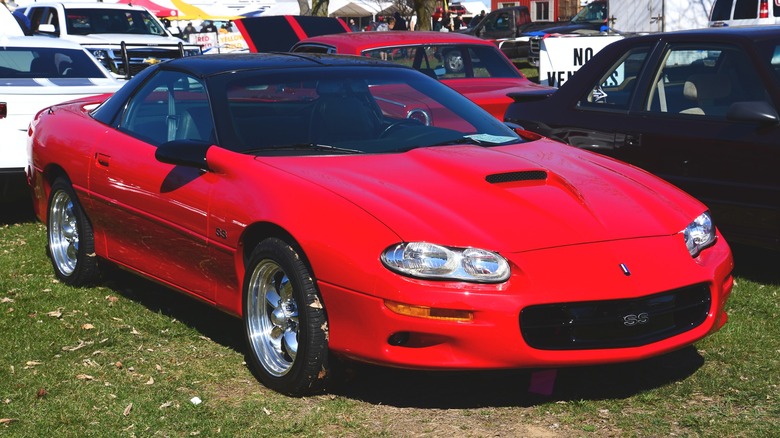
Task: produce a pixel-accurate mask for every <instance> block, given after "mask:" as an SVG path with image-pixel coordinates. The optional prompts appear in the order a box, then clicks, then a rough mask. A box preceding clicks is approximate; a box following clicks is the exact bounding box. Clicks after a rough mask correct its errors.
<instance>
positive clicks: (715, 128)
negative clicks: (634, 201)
mask: <svg viewBox="0 0 780 438" xmlns="http://www.w3.org/2000/svg"><path fill="white" fill-rule="evenodd" d="M658 59H659V62H657V63H655V64H654V65H648V68H649V69H650V70H649V71H648V72H647V73H649V74H650V75H646V77H648V78H649V79H650V81H649V86H648V87H643V88H642V90H647V92H646V93H645V94H644V95H642V96H636V98H635V100H634V102H635V106H634V107H633V108H632V110H631V111H630V112H629V113H628V115H627V116H625V117H624V118H622V120H621V121H620V122H619V124H616V126H619V129H617V130H616V132H615V143H614V146H615V147H614V148H613V149H611V150H610V151H609V152H608V154H609V155H612V156H614V157H616V158H618V159H620V160H623V161H627V162H629V163H632V164H635V165H637V166H639V167H642V168H644V169H645V170H648V171H650V172H652V173H654V174H656V175H658V176H660V177H662V178H664V179H666V180H667V181H669V182H671V183H672V184H675V185H677V186H678V187H680V188H682V189H683V190H685V191H687V192H688V193H690V194H692V195H693V196H695V197H696V198H698V199H699V200H701V201H702V202H704V203H705V204H706V205H707V206H708V207H709V208H710V209H711V210H712V211H713V213H714V216H715V219H716V221H717V223H718V224H719V226H720V227H721V229H722V230H723V231H724V234H726V237H727V238H728V237H730V236H731V237H734V238H735V239H736V240H749V241H761V240H764V241H767V239H770V240H772V239H774V240H775V241H776V240H777V238H778V237H779V235H780V225H778V224H780V217H779V216H778V212H780V176H779V174H778V173H777V172H776V170H775V168H776V164H777V162H778V157H780V126H778V124H777V123H776V122H775V123H772V122H769V123H766V121H762V120H759V119H760V118H759V117H755V116H756V114H755V111H756V109H760V110H761V111H763V112H764V113H771V114H774V115H775V116H776V115H777V109H776V108H775V105H774V103H773V101H772V99H771V98H770V96H769V94H768V93H767V91H766V90H767V88H768V86H767V84H766V83H764V81H763V79H762V77H761V76H760V75H759V74H758V73H757V71H758V70H759V69H761V68H766V66H763V67H762V66H761V65H759V64H757V63H756V62H755V61H754V60H752V59H751V58H750V57H749V56H748V51H747V50H745V49H744V48H742V47H739V46H737V45H733V44H729V43H711V42H701V43H672V44H668V45H666V46H665V49H664V51H663V53H661V54H660V57H659V58H658ZM740 108H741V109H742V110H743V111H742V112H741V114H736V112H735V111H736V110H738V109H740ZM745 111H747V112H745ZM751 113H752V114H753V116H754V117H753V119H752V120H750V117H748V116H747V115H746V114H751Z"/></svg>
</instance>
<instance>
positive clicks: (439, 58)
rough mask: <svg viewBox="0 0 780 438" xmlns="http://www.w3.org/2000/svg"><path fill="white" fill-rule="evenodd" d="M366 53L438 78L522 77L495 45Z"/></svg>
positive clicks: (407, 48)
mask: <svg viewBox="0 0 780 438" xmlns="http://www.w3.org/2000/svg"><path fill="white" fill-rule="evenodd" d="M363 55H364V56H369V57H371V58H375V59H382V60H387V61H393V62H395V63H397V64H403V65H406V66H409V67H413V68H415V69H416V70H420V71H422V72H423V73H425V74H427V75H428V76H430V77H432V78H435V79H463V78H519V77H521V74H520V73H519V72H518V71H517V68H515V67H514V66H513V65H512V64H511V63H510V62H508V61H507V60H506V58H505V57H504V55H502V54H501V52H500V51H499V50H498V49H497V48H495V47H492V46H468V45H427V46H423V45H420V46H409V47H394V48H389V49H372V50H366V51H364V52H363Z"/></svg>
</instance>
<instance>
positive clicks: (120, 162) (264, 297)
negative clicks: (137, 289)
mask: <svg viewBox="0 0 780 438" xmlns="http://www.w3.org/2000/svg"><path fill="white" fill-rule="evenodd" d="M30 132H31V138H30V147H31V151H30V152H31V157H32V162H31V165H30V167H29V169H28V172H29V179H30V183H31V185H32V187H33V191H34V203H35V210H36V214H37V215H38V217H39V218H40V220H42V221H43V222H45V223H46V224H47V228H48V231H47V234H48V252H49V254H50V256H51V260H52V265H53V267H54V272H55V274H56V275H57V277H58V278H59V279H60V280H61V281H63V282H65V283H67V284H70V285H81V284H87V283H92V282H94V281H96V280H97V278H98V277H97V276H98V273H99V272H98V271H99V268H100V266H101V263H100V262H101V261H104V262H105V261H108V262H111V263H113V264H116V265H119V266H122V267H124V268H126V269H129V270H131V271H134V272H137V273H138V274H140V275H143V276H145V277H148V278H151V279H153V280H155V281H157V282H160V283H163V284H167V285H169V286H170V287H171V288H174V289H177V290H179V291H182V292H184V293H186V294H188V295H191V296H193V297H196V298H198V299H200V300H202V301H205V302H207V303H210V304H211V305H213V306H215V307H217V308H219V309H221V310H223V311H225V312H228V313H230V314H232V315H235V316H237V317H240V318H242V320H243V321H244V331H245V335H246V339H247V345H248V347H247V363H248V364H249V365H250V367H251V368H252V370H253V371H254V372H255V374H256V375H257V376H258V378H259V379H260V380H261V381H262V382H263V383H264V384H265V385H267V386H268V387H270V388H273V389H275V390H278V391H281V392H284V393H287V394H296V395H300V394H307V393H311V392H313V391H318V390H321V389H322V388H323V387H324V385H325V383H326V381H327V377H328V375H329V373H328V370H329V364H330V363H332V362H331V355H337V356H341V357H345V358H351V359H355V360H360V361H367V362H372V363H379V364H385V365H389V366H397V367H409V368H427V369H431V368H437V369H500V368H520V367H558V366H571V365H585V364H599V363H610V362H620V361H633V360H637V359H642V358H647V357H650V356H655V355H659V354H663V353H666V352H669V351H672V350H675V349H678V348H681V347H684V346H687V345H690V344H692V343H694V342H696V341H697V340H699V339H701V338H702V337H704V336H706V335H707V334H709V333H712V332H714V331H716V330H718V329H719V328H720V327H721V326H722V325H723V324H724V323H725V322H726V319H727V317H726V314H725V313H724V305H725V303H726V299H727V297H728V295H729V293H730V291H731V287H732V277H731V271H732V267H733V263H732V256H731V251H730V249H729V247H728V245H727V243H726V242H725V241H724V240H723V238H722V237H721V235H720V234H719V233H718V231H717V230H716V228H715V226H714V225H713V223H712V221H711V219H710V216H709V214H708V212H707V211H706V208H705V206H704V205H702V204H701V203H700V202H698V201H696V200H694V199H693V198H691V197H690V196H688V195H687V194H685V193H683V192H681V191H680V190H678V189H676V188H675V187H673V186H671V185H669V184H668V183H665V182H663V181H662V180H660V179H658V178H656V177H654V176H652V175H650V174H648V173H646V172H644V171H642V170H639V169H637V168H635V167H631V166H628V165H626V164H622V163H620V162H617V161H614V160H612V159H610V158H606V157H603V156H600V155H597V154H593V153H590V152H586V151H582V150H579V149H576V148H572V147H569V146H565V145H563V144H561V143H558V142H553V141H549V140H547V139H544V138H541V137H539V136H536V135H533V134H530V133H527V132H525V131H519V130H518V131H517V132H515V131H513V130H511V129H509V128H507V127H506V126H505V125H503V124H502V123H500V122H499V121H498V120H496V119H495V118H493V117H491V116H490V115H489V114H488V113H487V112H485V111H483V110H481V109H480V108H478V107H477V106H476V105H474V104H473V103H471V102H470V101H469V100H467V99H466V98H464V97H463V96H461V95H460V94H458V93H456V92H455V91H453V90H452V89H450V88H448V87H446V86H444V85H442V84H440V83H439V82H437V81H435V80H433V79H431V78H429V77H427V76H425V75H423V74H421V73H419V72H417V71H414V70H413V69H410V68H405V67H402V66H398V65H396V64H391V63H384V62H381V61H375V60H372V59H367V58H357V57H332V56H327V55H306V54H281V53H276V54H251V55H214V56H202V57H187V58H181V59H177V60H173V61H170V62H165V63H161V64H157V65H155V66H152V67H149V68H147V69H145V70H144V71H143V72H141V73H140V74H139V75H137V76H135V77H134V78H133V79H132V80H131V81H129V82H128V83H127V84H125V86H124V87H123V88H122V89H120V90H119V91H118V92H117V93H116V94H114V95H113V96H112V97H110V98H108V99H107V98H106V96H103V97H101V98H85V99H82V100H81V101H77V102H73V103H69V104H62V105H57V106H53V107H51V108H49V109H47V110H44V111H42V112H41V113H39V114H38V115H37V117H36V118H35V120H34V121H33V123H32V125H31V128H30Z"/></svg>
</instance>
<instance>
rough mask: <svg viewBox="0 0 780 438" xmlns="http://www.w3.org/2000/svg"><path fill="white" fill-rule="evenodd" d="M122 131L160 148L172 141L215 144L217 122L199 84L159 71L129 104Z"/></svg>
mask: <svg viewBox="0 0 780 438" xmlns="http://www.w3.org/2000/svg"><path fill="white" fill-rule="evenodd" d="M119 129H120V130H122V131H123V132H126V133H128V134H130V135H132V136H134V137H136V138H139V139H141V140H143V141H146V142H149V143H151V144H153V145H156V146H159V145H160V144H162V143H165V142H167V141H171V140H184V139H186V140H201V141H209V142H214V141H215V138H214V119H213V117H212V115H211V110H210V108H209V103H208V99H207V95H206V90H205V88H204V86H203V83H202V82H200V80H198V79H196V78H194V77H192V76H188V75H186V74H184V73H180V72H169V71H159V72H158V73H157V74H155V75H154V76H153V77H152V78H150V79H149V80H148V81H147V83H146V84H145V85H144V86H143V87H142V88H141V89H140V90H139V91H138V93H136V95H135V96H133V97H132V98H131V99H130V101H129V102H128V104H127V107H126V109H125V112H124V114H123V115H122V119H121V121H120V124H119Z"/></svg>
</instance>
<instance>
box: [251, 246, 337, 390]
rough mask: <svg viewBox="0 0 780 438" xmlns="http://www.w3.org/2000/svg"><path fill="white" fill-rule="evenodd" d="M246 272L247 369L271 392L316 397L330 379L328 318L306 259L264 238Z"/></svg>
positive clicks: (302, 254)
mask: <svg viewBox="0 0 780 438" xmlns="http://www.w3.org/2000/svg"><path fill="white" fill-rule="evenodd" d="M246 266H247V267H246V274H245V276H244V287H243V292H244V298H243V306H242V309H243V317H244V336H245V337H246V341H247V347H248V348H247V364H248V365H249V367H250V369H251V370H252V372H253V373H254V374H255V376H256V377H257V378H258V380H260V382H262V383H263V384H264V385H265V386H267V387H268V388H270V389H273V390H276V391H279V392H282V393H284V394H289V395H295V396H300V395H307V394H313V393H316V392H318V391H321V390H322V389H324V388H325V386H326V383H327V381H328V380H329V375H330V366H329V363H328V357H329V352H328V317H327V315H326V313H325V307H324V306H323V303H322V298H320V294H319V291H318V290H317V281H316V280H315V278H314V275H312V271H311V268H310V267H309V265H308V263H307V262H306V256H305V254H304V253H303V251H302V250H301V249H300V248H299V247H298V246H297V245H296V244H295V243H292V242H287V241H285V240H282V239H280V238H278V237H268V238H266V239H264V240H262V241H261V242H260V243H258V244H257V246H256V247H255V248H254V250H253V251H252V254H250V256H249V259H248V260H247V265H246Z"/></svg>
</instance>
